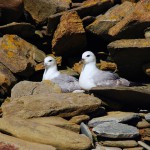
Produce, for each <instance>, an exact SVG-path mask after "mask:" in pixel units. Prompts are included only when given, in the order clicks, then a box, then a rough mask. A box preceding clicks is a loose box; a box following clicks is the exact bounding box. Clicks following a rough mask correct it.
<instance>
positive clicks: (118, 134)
mask: <svg viewBox="0 0 150 150" xmlns="http://www.w3.org/2000/svg"><path fill="white" fill-rule="evenodd" d="M92 130H93V131H94V132H95V133H96V134H97V135H98V136H100V137H106V138H113V139H114V138H115V139H117V138H119V139H130V138H135V137H137V136H138V135H139V131H138V129H137V128H136V127H133V126H129V125H126V124H122V123H116V122H105V123H103V124H99V125H97V126H96V127H94V128H93V129H92Z"/></svg>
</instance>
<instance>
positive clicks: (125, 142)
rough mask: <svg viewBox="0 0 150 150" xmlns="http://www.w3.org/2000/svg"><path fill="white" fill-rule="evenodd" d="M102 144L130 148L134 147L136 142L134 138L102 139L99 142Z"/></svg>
mask: <svg viewBox="0 0 150 150" xmlns="http://www.w3.org/2000/svg"><path fill="white" fill-rule="evenodd" d="M100 143H101V144H102V145H104V146H110V147H120V148H128V147H129V148H130V147H136V146H137V145H138V143H137V142H136V141H134V140H122V141H102V142H100Z"/></svg>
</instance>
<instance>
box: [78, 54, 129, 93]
mask: <svg viewBox="0 0 150 150" xmlns="http://www.w3.org/2000/svg"><path fill="white" fill-rule="evenodd" d="M82 61H83V64H84V65H83V68H82V71H81V74H80V77H79V85H80V87H81V88H82V89H84V90H90V89H91V88H93V87H98V86H130V82H129V81H128V80H126V79H124V78H120V77H119V76H118V75H117V74H114V73H111V72H109V71H102V70H100V69H98V68H97V66H96V57H95V55H94V54H93V53H92V52H91V51H86V52H84V53H83V54H82Z"/></svg>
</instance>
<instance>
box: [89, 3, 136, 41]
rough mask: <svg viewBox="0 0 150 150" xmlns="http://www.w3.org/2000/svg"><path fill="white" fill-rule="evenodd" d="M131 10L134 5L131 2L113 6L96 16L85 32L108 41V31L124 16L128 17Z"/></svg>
mask: <svg viewBox="0 0 150 150" xmlns="http://www.w3.org/2000/svg"><path fill="white" fill-rule="evenodd" d="M133 8H134V4H133V3H131V2H124V3H123V4H121V5H115V6H114V7H112V8H111V9H109V10H108V11H107V12H106V13H105V14H104V15H100V16H98V17H97V18H96V20H95V21H94V22H93V23H91V24H90V25H89V26H87V27H86V30H87V31H88V32H90V33H92V34H95V35H97V36H99V37H102V38H106V39H109V40H110V36H109V35H108V33H109V30H110V29H111V28H112V27H113V26H114V25H116V24H117V23H118V22H119V21H120V20H122V19H123V18H124V17H125V16H128V14H130V13H131V12H132V11H133Z"/></svg>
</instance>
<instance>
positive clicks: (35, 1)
mask: <svg viewBox="0 0 150 150" xmlns="http://www.w3.org/2000/svg"><path fill="white" fill-rule="evenodd" d="M70 5H71V1H70V0H55V1H53V0H32V1H30V0H24V6H25V10H26V11H27V12H29V13H30V15H31V16H32V18H33V19H34V20H35V21H36V22H37V23H42V22H44V21H46V19H47V18H48V17H49V16H50V15H53V14H55V13H58V12H61V11H65V10H68V9H69V8H70ZM39 12H40V13H39Z"/></svg>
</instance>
